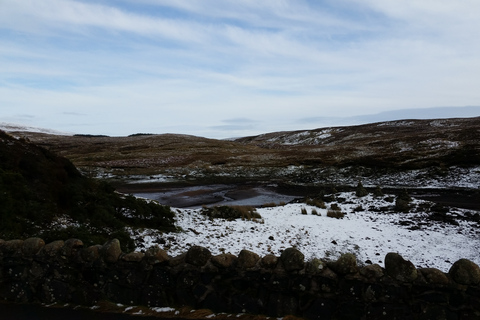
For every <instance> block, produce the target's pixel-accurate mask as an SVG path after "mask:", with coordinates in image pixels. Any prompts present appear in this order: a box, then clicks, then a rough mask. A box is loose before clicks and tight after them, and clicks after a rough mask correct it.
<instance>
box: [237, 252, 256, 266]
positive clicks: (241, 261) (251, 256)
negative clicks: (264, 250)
mask: <svg viewBox="0 0 480 320" xmlns="http://www.w3.org/2000/svg"><path fill="white" fill-rule="evenodd" d="M258 260H260V257H259V256H258V254H256V253H255V252H252V251H249V250H242V251H240V253H239V254H238V259H237V266H238V267H239V268H244V269H249V268H253V267H255V266H256V265H257V262H258Z"/></svg>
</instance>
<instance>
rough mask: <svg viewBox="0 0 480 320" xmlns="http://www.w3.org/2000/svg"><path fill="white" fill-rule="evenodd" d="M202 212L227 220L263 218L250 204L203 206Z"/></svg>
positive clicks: (211, 216)
mask: <svg viewBox="0 0 480 320" xmlns="http://www.w3.org/2000/svg"><path fill="white" fill-rule="evenodd" d="M201 213H202V214H203V215H205V216H207V217H210V218H212V219H215V218H221V219H226V220H235V219H242V220H253V219H261V218H262V216H261V215H260V214H259V213H258V212H257V211H256V210H255V208H253V207H249V206H215V207H203V208H202V211H201Z"/></svg>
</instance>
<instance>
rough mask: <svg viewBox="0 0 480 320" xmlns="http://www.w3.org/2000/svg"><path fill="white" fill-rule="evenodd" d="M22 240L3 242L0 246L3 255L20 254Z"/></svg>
mask: <svg viewBox="0 0 480 320" xmlns="http://www.w3.org/2000/svg"><path fill="white" fill-rule="evenodd" d="M22 248H23V240H9V241H5V242H4V243H3V245H2V246H1V249H2V251H3V253H5V254H7V255H17V254H21V253H22Z"/></svg>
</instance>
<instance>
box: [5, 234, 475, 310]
mask: <svg viewBox="0 0 480 320" xmlns="http://www.w3.org/2000/svg"><path fill="white" fill-rule="evenodd" d="M0 300H3V301H14V302H41V303H53V302H58V303H72V304H79V305H94V304H96V303H97V302H98V301H100V300H110V301H113V302H118V303H122V304H131V305H146V306H158V307H162V306H170V307H180V306H185V305H187V306H190V307H192V308H195V309H199V308H206V309H211V310H212V311H214V312H228V313H253V314H264V315H267V316H273V317H281V316H285V315H288V314H290V315H295V316H299V317H303V318H306V319H480V268H479V267H478V266H477V265H476V264H474V263H473V262H471V261H469V260H465V259H461V260H459V261H457V262H456V263H454V264H453V266H452V267H451V269H450V271H449V272H448V274H445V273H443V272H441V271H439V270H437V269H433V268H426V269H416V268H415V267H414V266H413V264H412V263H411V262H409V261H406V260H404V259H403V258H402V257H401V256H399V255H398V254H395V253H389V254H387V256H386V257H385V268H382V267H380V266H379V265H375V264H373V265H367V266H364V267H359V266H357V261H356V258H355V256H354V255H351V254H344V255H342V256H341V257H340V258H339V259H338V260H337V261H334V262H325V261H322V260H318V259H314V260H312V261H308V262H305V260H304V256H303V254H302V253H301V252H299V251H298V250H296V249H294V248H289V249H286V250H285V251H284V252H283V253H282V254H281V256H280V257H277V256H274V255H267V256H264V257H259V256H258V255H257V254H255V253H253V252H250V251H246V250H244V251H241V252H240V253H239V255H238V256H235V255H231V254H221V255H218V256H212V255H211V253H210V251H208V250H207V249H205V248H202V247H192V248H190V249H189V250H188V252H186V253H184V254H182V255H180V256H177V257H169V256H168V255H167V253H166V252H165V251H163V250H161V249H160V248H158V247H153V248H150V249H149V250H147V251H146V252H145V253H137V252H134V253H128V254H124V253H122V251H121V249H120V243H119V241H118V240H116V239H114V240H111V241H109V242H107V243H105V244H104V245H103V246H101V245H96V246H91V247H87V248H85V247H84V245H83V243H82V241H80V240H78V239H70V240H67V241H55V242H52V243H49V244H45V243H44V241H43V240H42V239H39V238H31V239H27V240H25V241H22V240H11V241H3V240H0Z"/></svg>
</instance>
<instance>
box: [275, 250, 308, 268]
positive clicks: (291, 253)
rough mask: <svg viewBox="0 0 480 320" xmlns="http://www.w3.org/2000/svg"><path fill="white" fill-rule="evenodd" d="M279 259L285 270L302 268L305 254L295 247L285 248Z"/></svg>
mask: <svg viewBox="0 0 480 320" xmlns="http://www.w3.org/2000/svg"><path fill="white" fill-rule="evenodd" d="M280 260H281V261H282V263H283V267H284V268H285V270H286V271H287V272H290V271H298V270H302V269H303V268H304V267H305V256H304V255H303V253H301V252H300V251H299V250H297V249H295V248H287V249H285V250H284V251H283V252H282V254H281V256H280Z"/></svg>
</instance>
